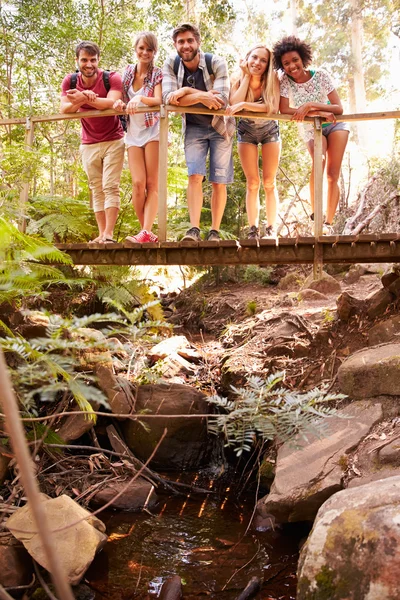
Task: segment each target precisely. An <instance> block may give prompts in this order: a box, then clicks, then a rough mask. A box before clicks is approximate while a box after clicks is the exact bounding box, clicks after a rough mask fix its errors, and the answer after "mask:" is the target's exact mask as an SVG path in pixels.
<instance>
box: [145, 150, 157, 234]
mask: <svg viewBox="0 0 400 600" xmlns="http://www.w3.org/2000/svg"><path fill="white" fill-rule="evenodd" d="M158 149H159V143H158V142H149V143H148V144H146V146H145V148H144V160H145V165H146V201H145V204H144V214H143V229H146V231H151V229H152V227H153V223H154V221H155V218H156V216H157V211H158Z"/></svg>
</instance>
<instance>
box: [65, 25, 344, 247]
mask: <svg viewBox="0 0 400 600" xmlns="http://www.w3.org/2000/svg"><path fill="white" fill-rule="evenodd" d="M172 40H173V44H174V47H175V50H176V54H173V55H171V56H170V57H169V58H168V59H167V60H166V62H165V64H164V66H163V68H162V69H160V68H159V67H157V66H156V65H155V56H156V53H157V49H158V44H157V38H156V36H155V35H154V34H153V33H151V32H142V33H140V34H139V35H138V36H137V38H136V40H135V44H134V48H135V53H136V59H137V61H136V64H129V65H128V66H127V67H126V68H125V70H124V73H123V75H122V77H121V75H120V74H119V73H117V72H108V71H104V70H102V69H100V68H99V59H100V49H99V47H98V46H97V45H96V44H95V43H93V42H89V41H83V42H80V43H79V44H78V45H77V47H76V61H77V69H78V72H77V73H76V74H72V73H71V74H69V75H66V77H65V78H64V80H63V82H62V92H61V112H63V113H74V112H78V111H87V110H93V109H96V110H104V109H114V110H117V111H119V113H121V115H126V133H125V132H124V128H123V126H122V120H121V118H120V117H119V116H118V115H115V116H98V117H95V118H82V119H81V123H82V133H81V142H82V143H81V146H80V154H81V158H82V163H83V167H84V169H85V172H86V174H87V177H88V180H89V187H90V190H91V192H92V204H93V209H94V213H95V217H96V221H97V225H98V229H99V233H98V236H97V237H96V238H95V239H94V240H92V241H93V242H97V243H110V242H111V243H112V242H114V237H113V236H114V227H115V224H116V221H117V218H118V212H119V207H120V193H119V182H120V176H121V172H122V168H123V162H124V153H125V146H126V148H127V153H128V164H129V169H130V173H131V176H132V203H133V207H134V209H135V211H136V214H137V217H138V220H139V223H140V231H139V232H138V233H136V234H135V235H130V236H128V237H127V238H126V239H127V240H129V241H131V242H138V243H145V242H155V241H157V239H158V238H157V236H156V235H155V234H154V233H153V231H152V229H153V225H154V221H155V219H156V217H157V208H158V153H159V119H160V115H159V113H158V112H144V111H140V112H138V108H145V107H146V106H147V107H149V108H150V107H154V106H159V105H161V104H162V103H164V104H169V105H175V106H180V107H192V108H196V107H200V108H204V107H206V108H208V109H210V110H211V111H212V110H219V109H225V110H226V114H227V116H222V115H219V114H215V115H210V114H201V113H198V112H193V113H187V114H185V115H183V124H184V140H185V141H184V147H185V158H186V164H187V169H188V178H189V182H188V189H187V202H188V209H189V216H190V224H191V227H190V229H189V230H188V231H187V232H186V234H185V236H184V238H183V240H190V241H200V239H201V230H200V216H201V209H202V206H203V190H202V184H203V180H204V178H205V176H206V160H207V156H209V181H210V182H211V184H212V195H211V218H212V222H211V229H210V230H209V231H208V233H207V234H206V237H205V239H206V240H208V241H215V240H219V239H220V234H219V229H220V225H221V221H222V217H223V214H224V209H225V205H226V200H227V187H226V186H227V184H230V183H232V182H233V161H232V144H233V138H234V133H235V130H237V142H238V152H239V157H240V161H241V164H242V168H243V171H244V174H245V177H246V210H247V217H248V222H249V233H248V237H249V238H254V239H258V238H259V237H260V230H259V214H260V207H259V188H260V174H259V148H258V146H259V145H260V146H261V157H262V184H263V188H264V191H265V201H266V218H267V228H266V232H265V234H266V236H268V237H274V236H275V235H276V229H275V228H276V218H277V203H278V196H277V189H276V183H275V179H276V172H277V169H278V165H279V158H280V150H281V140H280V133H279V123H278V121H276V120H269V119H262V118H255V119H252V118H251V117H249V116H246V117H244V116H240V113H241V111H246V112H247V113H248V112H250V113H253V112H254V113H257V112H259V113H260V112H261V113H267V114H277V113H278V112H281V113H283V114H289V115H292V117H291V118H292V120H294V121H297V122H298V123H299V124H300V128H301V133H302V136H303V139H304V141H305V143H306V145H307V148H308V151H309V153H310V155H311V157H312V159H313V165H314V128H313V123H312V122H306V121H304V118H305V117H307V116H308V117H314V116H320V117H322V118H323V121H324V122H323V125H322V133H323V166H325V162H326V165H327V182H328V190H327V192H328V193H327V211H326V221H325V228H324V232H325V233H330V226H331V224H332V220H333V218H334V215H335V211H336V208H337V204H338V200H339V195H340V194H339V186H338V179H339V175H340V168H341V163H342V159H343V155H344V151H345V148H346V144H347V140H348V136H349V127H348V125H347V124H346V123H343V122H339V123H338V122H336V115H341V114H342V113H343V108H342V104H341V101H340V98H339V95H338V92H337V91H336V89H335V87H334V84H333V83H332V80H331V78H330V76H329V75H328V73H327V72H326V71H324V70H323V69H315V70H313V69H310V68H309V67H310V65H311V60H312V50H311V47H310V46H309V45H308V44H307V43H306V42H304V41H301V40H300V39H298V38H297V37H295V36H287V37H285V38H283V39H282V40H281V41H279V42H277V43H276V44H275V45H274V47H273V49H272V50H270V49H269V48H267V47H266V46H265V45H262V44H257V45H256V46H254V47H253V48H251V49H250V50H249V51H248V52H247V54H246V56H245V58H244V59H243V60H241V61H240V69H239V70H238V72H237V73H236V74H234V75H233V77H232V78H229V75H228V69H227V64H226V61H225V60H224V59H223V58H221V57H220V56H217V55H215V54H210V53H204V52H203V51H202V50H201V39H200V32H199V29H198V28H197V27H196V26H195V25H192V24H190V23H184V24H182V25H180V26H178V27H176V28H175V29H174V31H173V34H172ZM238 113H239V114H238ZM237 114H238V116H239V119H238V122H237V125H236V119H235V118H234V115H237ZM293 159H294V160H295V158H293ZM313 170H314V169H312V172H311V177H310V196H311V210H312V211H313V207H314V177H313ZM310 217H311V219H313V212H312V213H311V215H310Z"/></svg>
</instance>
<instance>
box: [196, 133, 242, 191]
mask: <svg viewBox="0 0 400 600" xmlns="http://www.w3.org/2000/svg"><path fill="white" fill-rule="evenodd" d="M208 151H210V176H209V180H210V181H211V182H212V183H232V182H233V160H232V138H228V139H225V138H224V136H223V135H220V134H219V133H218V132H217V131H215V129H214V127H211V125H209V126H208V127H201V126H198V125H188V126H187V127H186V131H185V158H186V165H187V168H188V175H189V177H190V175H203V176H205V175H206V173H207V171H206V159H207V154H208Z"/></svg>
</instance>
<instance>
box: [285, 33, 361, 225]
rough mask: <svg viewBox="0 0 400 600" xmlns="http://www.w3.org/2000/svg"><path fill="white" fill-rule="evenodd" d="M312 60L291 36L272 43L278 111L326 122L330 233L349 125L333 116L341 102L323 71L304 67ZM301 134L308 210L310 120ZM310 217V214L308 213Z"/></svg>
mask: <svg viewBox="0 0 400 600" xmlns="http://www.w3.org/2000/svg"><path fill="white" fill-rule="evenodd" d="M311 60H312V50H311V47H310V46H309V45H308V44H306V43H305V42H303V41H301V40H299V38H297V37H295V36H293V35H291V36H288V37H285V38H283V39H282V40H281V41H280V42H278V43H277V44H275V46H274V63H275V68H276V69H281V70H282V71H284V72H283V74H282V77H281V80H280V95H281V99H280V105H279V108H280V111H281V113H283V114H289V115H293V116H292V120H294V121H303V120H304V117H306V116H308V117H317V116H321V117H325V118H326V119H327V121H330V123H324V124H323V125H322V133H323V138H322V144H323V145H322V151H323V168H324V167H325V160H326V162H327V173H326V174H327V179H328V199H327V211H326V221H325V225H327V227H326V228H325V230H324V232H325V233H331V227H330V226H331V224H332V221H333V218H334V216H335V212H336V208H337V205H338V202H339V196H340V191H339V185H338V180H339V175H340V169H341V166H342V160H343V155H344V151H345V149H346V144H347V140H348V137H349V126H348V125H347V124H346V123H336V116H335V115H341V114H343V107H342V103H341V101H340V98H339V94H338V93H337V91H336V89H335V86H334V84H333V82H332V80H331V78H330V77H329V75H328V73H326V71H323V70H322V69H316V70H312V69H308V67H309V65H310V64H311ZM301 133H302V136H303V139H304V141H305V142H306V144H307V148H308V151H309V153H310V155H311V157H312V161H313V168H312V171H311V178H310V196H311V210H312V211H313V212H314V128H313V124H312V123H301ZM311 218H312V219H313V214H312V215H311Z"/></svg>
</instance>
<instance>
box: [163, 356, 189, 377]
mask: <svg viewBox="0 0 400 600" xmlns="http://www.w3.org/2000/svg"><path fill="white" fill-rule="evenodd" d="M157 368H158V369H159V372H160V373H161V374H162V377H163V379H171V378H173V377H176V376H177V375H178V374H182V373H184V374H187V375H193V374H194V373H195V371H196V367H194V365H193V364H192V363H190V362H189V361H188V360H186V359H185V358H183V357H182V356H180V355H179V354H178V353H177V352H171V354H169V355H168V356H167V357H166V358H164V359H162V360H159V361H158V363H157Z"/></svg>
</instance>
